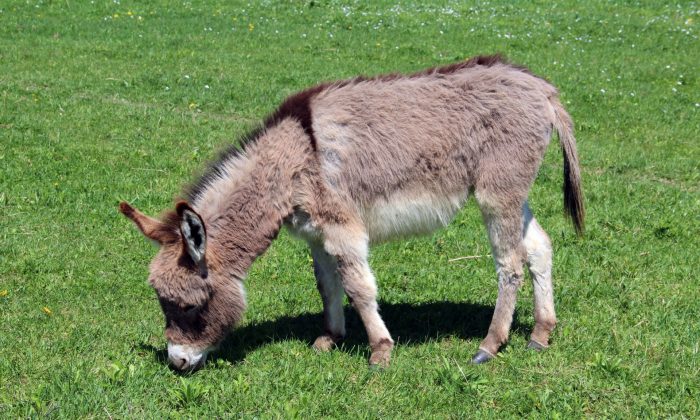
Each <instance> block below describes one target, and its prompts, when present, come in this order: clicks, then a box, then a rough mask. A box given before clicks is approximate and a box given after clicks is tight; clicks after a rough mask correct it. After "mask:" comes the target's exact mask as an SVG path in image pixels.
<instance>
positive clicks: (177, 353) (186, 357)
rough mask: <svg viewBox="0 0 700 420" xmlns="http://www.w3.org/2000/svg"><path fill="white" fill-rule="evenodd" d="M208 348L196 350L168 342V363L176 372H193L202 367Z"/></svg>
mask: <svg viewBox="0 0 700 420" xmlns="http://www.w3.org/2000/svg"><path fill="white" fill-rule="evenodd" d="M210 351H211V349H210V348H205V349H203V350H202V349H197V348H196V347H192V346H188V345H186V344H185V345H182V344H173V343H170V342H168V361H169V362H170V365H171V366H172V367H174V368H175V369H177V370H180V371H186V370H195V369H199V368H200V367H202V366H203V365H204V362H206V360H207V355H208V354H209V352H210Z"/></svg>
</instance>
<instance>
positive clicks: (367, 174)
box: [120, 56, 584, 370]
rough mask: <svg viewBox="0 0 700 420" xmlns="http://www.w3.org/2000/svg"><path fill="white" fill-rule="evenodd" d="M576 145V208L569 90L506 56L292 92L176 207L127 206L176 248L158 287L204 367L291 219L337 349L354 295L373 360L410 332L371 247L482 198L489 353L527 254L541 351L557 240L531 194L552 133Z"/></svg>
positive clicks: (166, 254) (324, 345)
mask: <svg viewBox="0 0 700 420" xmlns="http://www.w3.org/2000/svg"><path fill="white" fill-rule="evenodd" d="M553 130H556V131H557V132H558V135H559V141H560V143H561V146H562V150H563V154H564V204H565V208H566V210H567V212H568V214H569V215H570V216H571V218H572V220H573V222H574V226H575V228H576V230H577V231H578V232H579V233H580V232H582V230H583V219H584V208H583V199H582V192H581V185H580V173H579V166H578V158H577V156H576V143H575V140H574V136H573V132H572V122H571V119H570V118H569V116H568V114H567V113H566V111H565V110H564V108H563V107H562V106H561V104H560V102H559V100H558V98H557V90H556V89H555V88H554V87H553V86H552V85H551V84H549V83H548V82H547V81H545V80H544V79H541V78H539V77H537V76H534V75H532V74H531V73H530V72H529V71H528V70H527V69H525V68H523V67H519V66H514V65H511V64H509V63H507V62H506V61H505V60H503V59H502V58H500V57H499V56H488V57H475V58H472V59H470V60H467V61H465V62H461V63H456V64H452V65H450V66H447V67H440V68H434V69H429V70H425V71H423V72H420V73H416V74H411V75H398V74H395V75H385V76H378V77H373V78H366V77H358V78H355V79H350V80H345V81H340V82H333V83H325V84H321V85H318V86H315V87H313V88H310V89H308V90H305V91H303V92H300V93H297V94H296V95H293V96H291V97H289V98H288V99H287V100H286V101H285V102H284V103H283V104H282V105H281V106H280V107H279V108H278V109H277V110H276V111H275V112H274V113H273V114H272V115H271V116H270V117H268V118H267V119H266V121H265V124H264V125H263V127H262V128H261V129H259V130H257V131H255V132H254V133H252V134H251V135H250V136H249V137H248V138H247V139H246V140H245V141H244V142H243V145H242V146H239V147H231V148H230V149H229V150H227V151H226V152H225V153H224V154H223V155H222V156H221V157H220V158H219V159H218V160H217V161H216V162H215V163H213V164H212V165H211V167H210V168H209V169H208V170H207V171H206V172H205V173H204V175H203V176H202V177H201V178H200V179H198V180H197V181H196V182H195V183H194V184H192V186H191V187H190V188H189V189H187V191H186V192H185V194H184V200H183V201H181V202H179V203H177V204H176V206H175V209H174V210H172V211H169V212H166V213H165V214H164V215H163V216H162V217H161V218H159V219H154V218H151V217H148V216H145V215H144V214H142V213H141V212H139V211H138V210H136V209H134V208H133V207H131V206H130V205H128V204H126V203H122V204H121V206H120V210H121V212H122V213H124V215H126V216H127V217H128V218H130V219H131V220H133V222H134V223H135V224H136V226H137V227H138V228H139V229H140V230H141V232H142V233H143V234H144V235H145V236H146V237H148V238H149V239H151V240H153V241H155V242H157V243H158V244H160V250H159V252H158V254H157V255H156V257H155V259H154V260H153V262H152V263H151V268H150V276H149V282H150V283H151V285H152V286H153V287H154V289H155V290H156V294H157V295H158V300H159V301H160V304H161V307H162V309H163V313H164V314H165V321H166V326H165V336H166V338H167V340H168V355H169V359H170V362H171V364H172V365H173V366H174V367H175V368H177V369H181V370H187V369H194V368H197V367H199V366H200V365H201V364H203V363H204V361H205V360H206V355H207V353H208V351H209V350H210V349H212V348H214V347H215V346H216V345H217V343H219V342H220V341H221V340H222V338H223V337H224V335H225V334H226V333H227V331H229V329H230V328H232V327H233V326H235V325H236V323H237V322H239V321H240V319H241V317H242V314H243V311H244V310H245V292H244V289H243V278H244V277H245V274H246V272H247V270H248V269H249V267H250V266H251V264H252V263H253V261H254V260H255V259H256V258H257V257H258V256H259V255H260V254H262V253H263V252H265V250H266V249H267V248H268V247H269V245H270V243H271V242H272V240H273V239H274V238H275V237H276V236H277V233H278V232H279V230H280V228H281V227H282V225H283V224H284V225H286V226H287V227H288V228H289V229H290V230H291V231H292V232H294V233H295V234H297V235H298V236H299V237H301V238H303V239H304V240H306V241H307V242H308V244H309V247H310V249H311V254H312V256H313V260H314V272H315V275H316V281H317V286H318V290H319V292H320V294H321V298H322V300H323V314H324V326H323V332H322V334H321V335H320V336H319V338H318V339H317V340H316V342H315V343H314V347H315V348H316V349H318V350H328V349H331V348H333V347H334V346H335V344H337V343H338V341H339V340H341V339H342V338H343V337H344V335H345V320H344V318H343V308H342V305H343V295H344V294H346V295H348V297H349V298H350V301H351V302H352V305H353V307H354V308H355V309H356V310H357V312H358V313H359V315H360V318H361V319H362V322H363V323H364V325H365V328H366V329H367V336H368V338H369V345H370V347H371V350H372V353H371V357H370V363H371V364H374V365H387V364H388V363H389V360H390V357H391V350H392V348H393V345H394V342H393V340H392V338H391V335H390V334H389V331H388V330H387V328H386V326H385V325H384V322H383V321H382V318H381V317H380V315H379V308H378V305H377V285H376V283H375V279H374V275H373V274H372V270H371V268H370V266H369V264H368V262H367V254H368V246H369V245H370V244H371V243H373V242H378V241H384V240H388V239H392V238H397V237H404V236H407V235H413V234H421V233H427V232H431V231H432V230H434V229H436V228H438V227H441V226H445V225H447V224H448V223H449V222H450V220H451V219H452V217H453V216H454V214H455V213H456V212H457V211H458V210H459V209H460V207H461V206H462V205H463V204H464V203H465V201H466V200H467V198H468V197H469V195H470V194H473V195H474V197H475V198H476V201H477V202H478V205H479V207H480V209H481V212H482V214H483V218H484V221H485V223H486V228H487V232H488V235H489V239H490V241H491V246H492V253H493V256H494V260H495V263H496V272H497V274H498V298H497V300H496V306H495V311H494V314H493V319H492V321H491V325H490V327H489V330H488V334H487V336H486V337H485V338H484V340H483V341H482V343H481V345H480V346H479V350H478V352H477V353H476V355H475V356H474V358H473V361H474V362H475V363H481V362H484V361H487V360H489V359H491V358H493V357H494V355H495V354H497V352H498V350H499V348H500V347H501V346H502V345H503V344H504V343H505V342H506V340H507V339H508V332H509V330H510V324H511V321H512V318H513V311H514V308H515V302H516V294H517V291H518V288H519V286H520V284H521V283H522V281H523V272H524V268H523V266H524V263H527V266H528V268H529V270H530V272H531V274H532V278H533V280H534V299H535V326H534V330H533V332H532V337H531V341H530V344H529V347H531V348H534V349H543V348H546V347H547V346H548V345H549V336H550V334H551V332H552V330H553V329H554V326H555V324H556V316H555V312H554V303H553V292H552V278H551V273H552V247H551V244H550V240H549V237H548V236H547V234H546V233H545V231H544V230H543V229H542V227H541V226H540V225H539V224H538V223H537V220H536V219H535V217H534V216H533V214H532V211H531V210H530V208H529V206H528V203H527V197H528V192H529V189H530V187H531V185H532V182H533V181H534V179H535V176H536V174H537V170H538V168H539V166H540V163H541V161H542V157H543V155H544V153H545V149H546V148H547V145H548V144H549V141H550V137H551V135H552V131H553Z"/></svg>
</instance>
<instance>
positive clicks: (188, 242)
mask: <svg viewBox="0 0 700 420" xmlns="http://www.w3.org/2000/svg"><path fill="white" fill-rule="evenodd" d="M175 210H176V211H177V214H178V216H180V233H181V234H182V242H183V244H184V246H185V249H186V250H187V253H188V254H189V255H190V257H191V258H192V261H194V263H195V264H197V265H198V266H200V267H202V266H203V265H204V254H205V252H206V249H207V231H206V228H205V227H204V222H203V221H202V218H201V217H199V215H198V214H197V213H196V212H195V211H194V209H193V208H192V207H190V205H189V204H187V203H186V202H184V201H181V202H179V203H177V205H176V206H175Z"/></svg>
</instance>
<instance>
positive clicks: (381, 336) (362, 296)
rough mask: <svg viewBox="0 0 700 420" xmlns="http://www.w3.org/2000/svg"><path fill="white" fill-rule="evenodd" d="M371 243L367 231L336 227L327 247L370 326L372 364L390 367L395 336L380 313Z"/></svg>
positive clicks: (366, 322)
mask: <svg viewBox="0 0 700 420" xmlns="http://www.w3.org/2000/svg"><path fill="white" fill-rule="evenodd" d="M329 230H330V229H329ZM367 246H368V240H367V237H366V235H365V234H364V233H362V234H358V232H357V231H355V230H352V229H347V228H335V229H332V234H331V235H327V236H326V242H325V249H326V251H327V252H328V253H329V254H331V255H334V256H335V258H336V261H337V264H338V274H340V279H341V282H342V285H343V288H344V289H345V293H346V294H347V295H348V298H350V301H351V302H352V306H353V307H354V308H355V310H356V311H357V312H358V314H359V315H360V318H361V319H362V323H363V324H364V325H365V329H366V330H367V338H368V339H369V345H370V348H371V349H372V355H371V356H370V358H369V364H370V365H378V366H382V367H386V366H388V365H389V361H390V360H391V350H392V349H393V348H394V340H392V339H391V335H390V334H389V331H388V330H387V328H386V325H384V321H382V318H381V317H380V316H379V305H377V284H376V282H375V279H374V275H373V274H372V270H370V268H369V263H368V262H367Z"/></svg>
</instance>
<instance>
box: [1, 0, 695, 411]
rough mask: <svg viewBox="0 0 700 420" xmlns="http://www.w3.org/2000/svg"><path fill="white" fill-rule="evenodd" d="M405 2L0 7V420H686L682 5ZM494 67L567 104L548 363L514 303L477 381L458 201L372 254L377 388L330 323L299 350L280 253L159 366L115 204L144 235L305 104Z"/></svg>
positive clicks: (468, 244) (549, 218) (304, 307)
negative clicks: (376, 84) (508, 66)
mask: <svg viewBox="0 0 700 420" xmlns="http://www.w3.org/2000/svg"><path fill="white" fill-rule="evenodd" d="M422 3H423V2H419V1H399V2H396V3H394V2H384V1H376V2H360V1H356V2H338V1H324V0H314V1H285V2H276V1H264V2H259V3H258V2H238V1H235V2H229V1H223V0H220V1H201V2H199V1H197V2H195V1H192V2H190V1H185V2H165V1H151V2H134V1H127V0H121V1H120V0H113V1H112V0H110V1H106V0H94V1H89V2H88V1H75V0H73V1H70V0H64V1H48V0H47V1H42V0H29V1H15V0H7V1H4V2H2V4H0V417H2V418H17V417H26V416H37V417H44V416H46V417H71V418H73V417H87V418H91V417H106V418H113V417H117V418H124V417H130V418H131V417H147V418H162V417H180V416H182V417H200V418H214V417H246V418H248V417H263V418H266V417H283V418H288V417H306V418H311V417H314V418H315V417H361V418H368V417H369V418H377V417H411V418H412V417H436V418H437V417H477V416H478V417H482V416H483V417H494V418H504V417H515V416H533V417H547V418H549V417H560V418H571V417H589V416H590V417H626V418H630V417H632V418H633V417H677V418H683V417H684V418H697V417H699V416H700V403H699V402H698V401H699V400H700V380H699V379H698V378H700V287H698V278H697V277H698V268H697V267H698V266H700V239H698V238H699V237H700V143H699V142H698V140H700V138H699V135H700V83H699V81H698V65H699V64H700V42H699V41H698V30H699V29H700V28H699V27H698V25H699V24H700V9H699V5H698V3H697V2H690V1H679V2H673V3H670V2H669V3H668V4H663V3H664V2H659V1H635V2H632V1H620V2H608V1H602V0H594V1H589V2H585V3H583V2H575V1H570V0H562V1H555V2H551V1H535V2H510V1H505V0H503V1H502V0H497V1H496V0H494V1H490V2H484V3H482V4H478V5H469V4H466V3H463V2H457V1H441V2H436V3H435V4H434V5H422ZM493 52H502V53H504V54H506V55H507V56H508V57H509V58H510V59H511V60H513V61H515V62H517V63H520V64H523V65H526V66H528V67H529V68H530V69H531V70H532V71H533V72H535V73H536V74H539V75H542V76H544V77H546V78H547V79H548V80H550V81H552V82H553V83H554V84H555V85H556V86H558V87H559V89H560V91H561V96H562V102H563V103H564V105H565V106H566V107H567V109H568V110H569V112H570V113H571V115H572V117H573V119H574V121H575V123H576V136H577V141H578V145H579V154H580V157H581V165H582V171H583V180H584V190H585V195H586V203H587V214H588V219H587V231H586V234H585V236H584V237H582V238H578V237H577V236H576V235H575V233H574V231H573V228H572V227H571V226H570V224H569V223H568V222H567V221H566V220H565V218H564V217H563V211H562V201H563V200H562V192H561V180H562V157H561V153H560V151H559V150H558V146H556V145H555V144H552V145H551V146H550V148H549V150H548V153H547V156H546V159H545V163H544V164H543V166H542V168H541V170H540V173H539V176H538V179H537V181H536V184H535V186H534V188H533V190H532V194H531V201H530V202H531V206H532V208H533V211H534V212H535V214H536V215H537V217H538V219H539V221H540V223H541V225H542V226H543V227H544V228H545V230H547V231H548V232H549V234H550V235H551V237H552V242H553V246H554V253H555V254H554V282H555V295H556V300H555V302H556V307H557V311H558V317H559V320H560V323H559V325H558V328H557V330H556V331H555V333H554V336H553V340H552V341H553V343H552V347H551V348H550V349H548V350H547V351H545V352H543V353H540V354H538V353H534V352H531V351H528V350H526V348H525V346H526V343H527V340H528V336H529V331H530V330H531V328H532V326H533V317H532V287H531V285H530V284H527V283H526V285H525V286H524V287H523V289H522V290H521V293H520V295H519V299H518V308H517V312H516V318H515V323H514V329H513V332H512V335H511V340H510V343H509V344H508V345H507V346H506V347H505V348H504V349H503V352H502V353H501V354H500V357H498V358H497V359H496V360H494V361H492V362H491V363H489V364H486V365H481V366H472V365H470V364H469V359H470V356H471V355H472V354H473V353H474V352H475V351H476V349H477V347H478V344H479V341H480V340H481V338H482V337H483V336H484V335H485V333H486V329H487V327H488V322H489V320H490V316H491V312H492V308H493V304H494V302H495V299H496V294H497V286H496V275H495V273H494V269H493V263H492V261H491V260H490V258H489V257H488V256H487V254H488V253H489V249H488V242H487V238H486V233H485V229H484V228H483V226H482V223H481V217H480V215H479V213H478V210H477V208H476V206H475V205H474V203H470V205H468V206H467V207H466V208H465V209H464V210H463V211H462V212H461V213H460V214H459V215H458V216H457V218H456V219H455V220H454V222H453V223H452V224H451V225H450V226H449V227H447V228H445V229H442V230H440V231H438V232H436V233H435V234H433V235H432V236H428V237H423V238H414V239H410V240H406V241H403V242H397V243H390V244H384V245H379V246H376V247H374V248H373V249H372V254H371V264H372V267H373V269H374V271H375V273H376V276H377V279H378V283H379V287H380V299H381V301H380V305H381V311H382V314H383V317H384V319H385V321H386V323H387V326H388V328H389V330H390V331H391V332H392V334H393V336H394V338H395V339H396V341H397V345H396V348H395V352H394V358H393V363H392V365H391V366H390V367H389V368H388V369H386V370H378V371H375V370H370V369H368V366H367V358H368V346H367V343H366V336H365V333H364V330H363V328H362V325H361V323H360V321H359V319H358V317H357V316H356V315H355V314H354V312H353V311H352V310H351V309H349V308H348V309H347V315H348V331H349V337H348V339H347V341H346V342H345V344H343V346H342V347H341V348H339V349H337V350H335V351H333V352H330V353H325V354H316V353H315V352H314V351H313V350H312V349H311V348H310V343H311V342H312V341H313V339H314V338H315V337H316V335H317V334H318V333H319V332H320V331H321V325H322V322H321V300H320V298H319V296H318V293H317V291H316V287H315V282H314V278H313V273H312V268H311V259H310V256H309V253H308V251H307V249H306V247H305V245H304V244H303V243H301V242H299V241H297V240H295V239H293V238H291V237H290V236H289V234H288V233H287V232H285V231H283V232H282V233H281V234H280V237H279V239H278V240H277V241H276V242H275V243H274V244H273V246H272V247H271V248H270V250H269V251H268V252H267V253H266V254H265V255H264V256H263V257H261V258H260V259H259V260H258V261H257V262H256V263H255V264H254V266H253V268H252V270H251V272H250V273H249V276H248V279H247V281H246V287H247V291H248V301H249V310H248V312H247V314H246V317H245V319H244V322H243V324H242V325H241V327H240V328H239V329H237V330H236V331H234V332H233V333H232V334H231V336H230V338H228V339H227V340H226V342H225V343H224V345H223V347H222V349H221V351H219V352H218V353H216V354H214V355H213V356H212V358H211V360H210V361H209V363H208V364H207V366H206V367H205V368H204V369H202V370H200V371H198V372H196V373H194V374H192V375H185V376H182V375H178V374H176V373H175V372H173V371H172V370H171V369H169V368H168V367H167V365H166V363H165V360H164V359H165V355H166V352H165V344H166V342H165V338H164V337H163V331H162V328H163V319H162V314H161V311H160V307H159V305H158V301H157V299H156V297H155V294H154V293H153V291H152V290H151V288H150V286H149V285H148V284H147V282H146V276H147V273H148V263H149V261H150V259H151V258H152V256H153V255H154V254H155V252H156V250H155V248H154V247H153V246H152V245H151V244H150V243H148V242H147V241H146V240H144V239H143V238H142V236H141V235H140V233H139V232H138V231H137V230H136V229H135V228H134V227H133V226H132V224H131V223H130V222H129V221H128V220H126V219H125V218H124V217H123V216H121V215H120V214H119V213H118V211H117V205H118V203H119V201H120V200H127V201H130V202H132V203H133V204H134V205H136V206H137V207H139V208H141V209H142V210H143V211H144V212H147V213H149V214H153V215H157V214H158V213H160V212H161V211H162V210H164V209H166V208H168V207H169V206H171V205H172V202H173V198H174V197H175V196H176V195H177V194H178V193H179V192H180V190H181V187H182V186H183V185H185V184H187V183H188V182H189V181H191V180H192V179H193V177H194V176H195V174H197V173H198V172H200V171H201V170H202V168H203V167H204V166H205V165H206V162H207V161H208V160H210V159H212V158H213V157H214V156H215V155H216V153H217V151H218V150H220V149H222V148H223V147H225V146H226V145H228V144H231V143H235V142H236V141H237V139H239V138H241V137H242V136H243V135H244V134H245V133H246V132H247V131H249V130H250V129H251V128H253V127H255V126H256V124H257V123H258V122H259V121H261V120H262V119H263V118H264V117H265V116H266V115H267V114H268V113H269V112H271V111H272V110H274V109H275V107H276V106H277V105H278V104H279V103H280V101H281V100H282V99H283V98H284V97H286V96H287V95H289V94H291V93H293V92H295V91H296V90H299V89H302V88H304V87H308V86H310V85H313V84H315V83H317V82H320V81H326V80H334V79H339V78H345V77H349V76H352V75H356V74H366V75H373V74H378V73H384V72H393V71H406V72H408V71H415V70H420V69H422V68H425V67H430V66H435V65H441V64H448V63H451V62H454V61H456V60H461V59H464V58H466V57H470V56H473V55H477V54H486V53H493ZM553 143H554V142H553ZM462 256H482V257H477V258H471V259H461V260H456V261H451V260H454V259H455V258H458V257H462ZM528 283H529V282H528Z"/></svg>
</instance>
